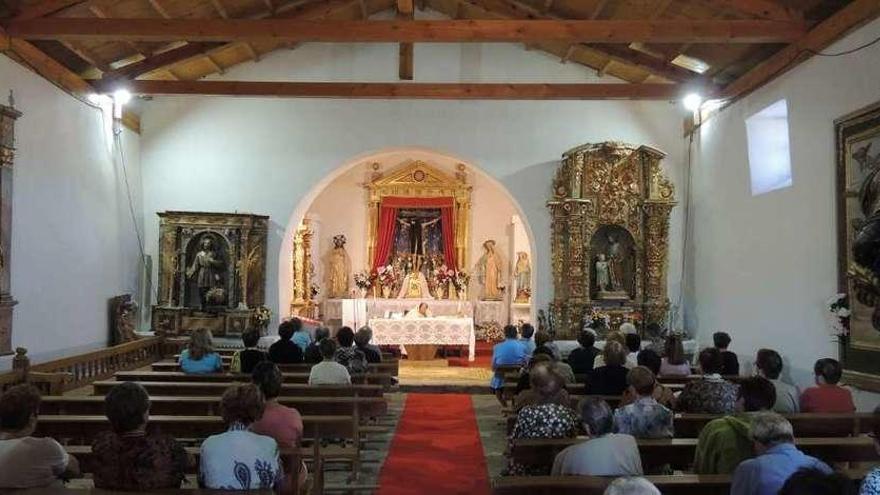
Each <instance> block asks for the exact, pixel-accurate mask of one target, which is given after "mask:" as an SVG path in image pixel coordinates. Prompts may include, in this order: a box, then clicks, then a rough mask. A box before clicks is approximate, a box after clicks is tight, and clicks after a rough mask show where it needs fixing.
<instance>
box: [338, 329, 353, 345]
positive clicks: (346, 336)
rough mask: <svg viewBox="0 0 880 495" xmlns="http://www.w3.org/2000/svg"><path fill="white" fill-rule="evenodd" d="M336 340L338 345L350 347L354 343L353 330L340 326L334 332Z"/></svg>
mask: <svg viewBox="0 0 880 495" xmlns="http://www.w3.org/2000/svg"><path fill="white" fill-rule="evenodd" d="M336 340H337V342H339V346H340V347H351V345H352V344H353V343H354V330H352V329H351V328H350V327H342V328H340V329H339V331H338V332H336Z"/></svg>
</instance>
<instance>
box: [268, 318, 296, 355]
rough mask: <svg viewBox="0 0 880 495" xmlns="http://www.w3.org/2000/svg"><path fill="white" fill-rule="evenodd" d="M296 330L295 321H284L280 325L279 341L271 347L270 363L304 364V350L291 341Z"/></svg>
mask: <svg viewBox="0 0 880 495" xmlns="http://www.w3.org/2000/svg"><path fill="white" fill-rule="evenodd" d="M295 328H296V327H295V324H294V323H293V320H288V321H284V322H281V324H280V325H278V337H279V339H278V341H277V342H275V343H274V344H272V345H271V346H269V360H270V361H272V362H273V363H275V364H297V363H301V362H303V353H302V349H300V348H299V346H298V345H296V344H294V343H293V341H292V340H291V339H292V338H293V331H294V329H295Z"/></svg>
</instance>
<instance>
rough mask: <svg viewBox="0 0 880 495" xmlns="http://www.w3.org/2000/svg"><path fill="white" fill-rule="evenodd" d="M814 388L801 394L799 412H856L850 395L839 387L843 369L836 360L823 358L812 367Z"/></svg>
mask: <svg viewBox="0 0 880 495" xmlns="http://www.w3.org/2000/svg"><path fill="white" fill-rule="evenodd" d="M813 373H814V374H815V375H816V386H815V387H810V388H808V389H806V390H804V393H803V394H801V412H805V413H808V412H817V413H851V412H853V411H855V410H856V406H855V404H854V403H853V398H852V393H851V392H850V391H849V390H847V389H845V388H843V387H841V386H839V385H838V384H837V383H838V382H840V377H841V376H842V375H843V369H842V368H841V367H840V363H839V362H838V361H837V360H836V359H831V358H823V359H820V360H818V361H816V364H815V366H813Z"/></svg>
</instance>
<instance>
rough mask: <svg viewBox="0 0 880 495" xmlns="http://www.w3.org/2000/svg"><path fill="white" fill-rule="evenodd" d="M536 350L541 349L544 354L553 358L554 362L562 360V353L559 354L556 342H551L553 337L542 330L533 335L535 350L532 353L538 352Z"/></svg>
mask: <svg viewBox="0 0 880 495" xmlns="http://www.w3.org/2000/svg"><path fill="white" fill-rule="evenodd" d="M538 349H542V350H543V351H544V352H549V353H550V355H551V356H553V360H554V361H561V360H562V353H560V352H559V347H558V346H557V345H556V342H554V341H553V337H552V336H550V334H549V333H547V332H545V331H543V330H540V331H538V333H536V334H535V349H534V350H533V351H532V353H533V354H534V353H535V352H538Z"/></svg>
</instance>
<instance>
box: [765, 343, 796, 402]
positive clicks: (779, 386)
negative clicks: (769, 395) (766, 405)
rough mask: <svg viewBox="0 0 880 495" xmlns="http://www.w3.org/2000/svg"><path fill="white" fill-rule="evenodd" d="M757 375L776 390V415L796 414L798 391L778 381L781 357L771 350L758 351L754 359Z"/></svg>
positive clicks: (780, 370) (780, 371)
mask: <svg viewBox="0 0 880 495" xmlns="http://www.w3.org/2000/svg"><path fill="white" fill-rule="evenodd" d="M755 367H757V368H758V375H759V376H763V377H764V378H766V379H768V380H770V383H772V384H773V388H775V389H776V403H775V404H773V410H774V411H776V412H778V413H783V414H784V413H796V412H798V410H799V404H798V395H799V394H798V389H797V387H795V386H794V385H789V384H788V383H785V382H783V381H782V380H780V379H779V375H780V374H781V373H782V356H780V355H779V353H778V352H776V351H774V350H773V349H760V350H759V351H758V355H757V357H756V358H755Z"/></svg>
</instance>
